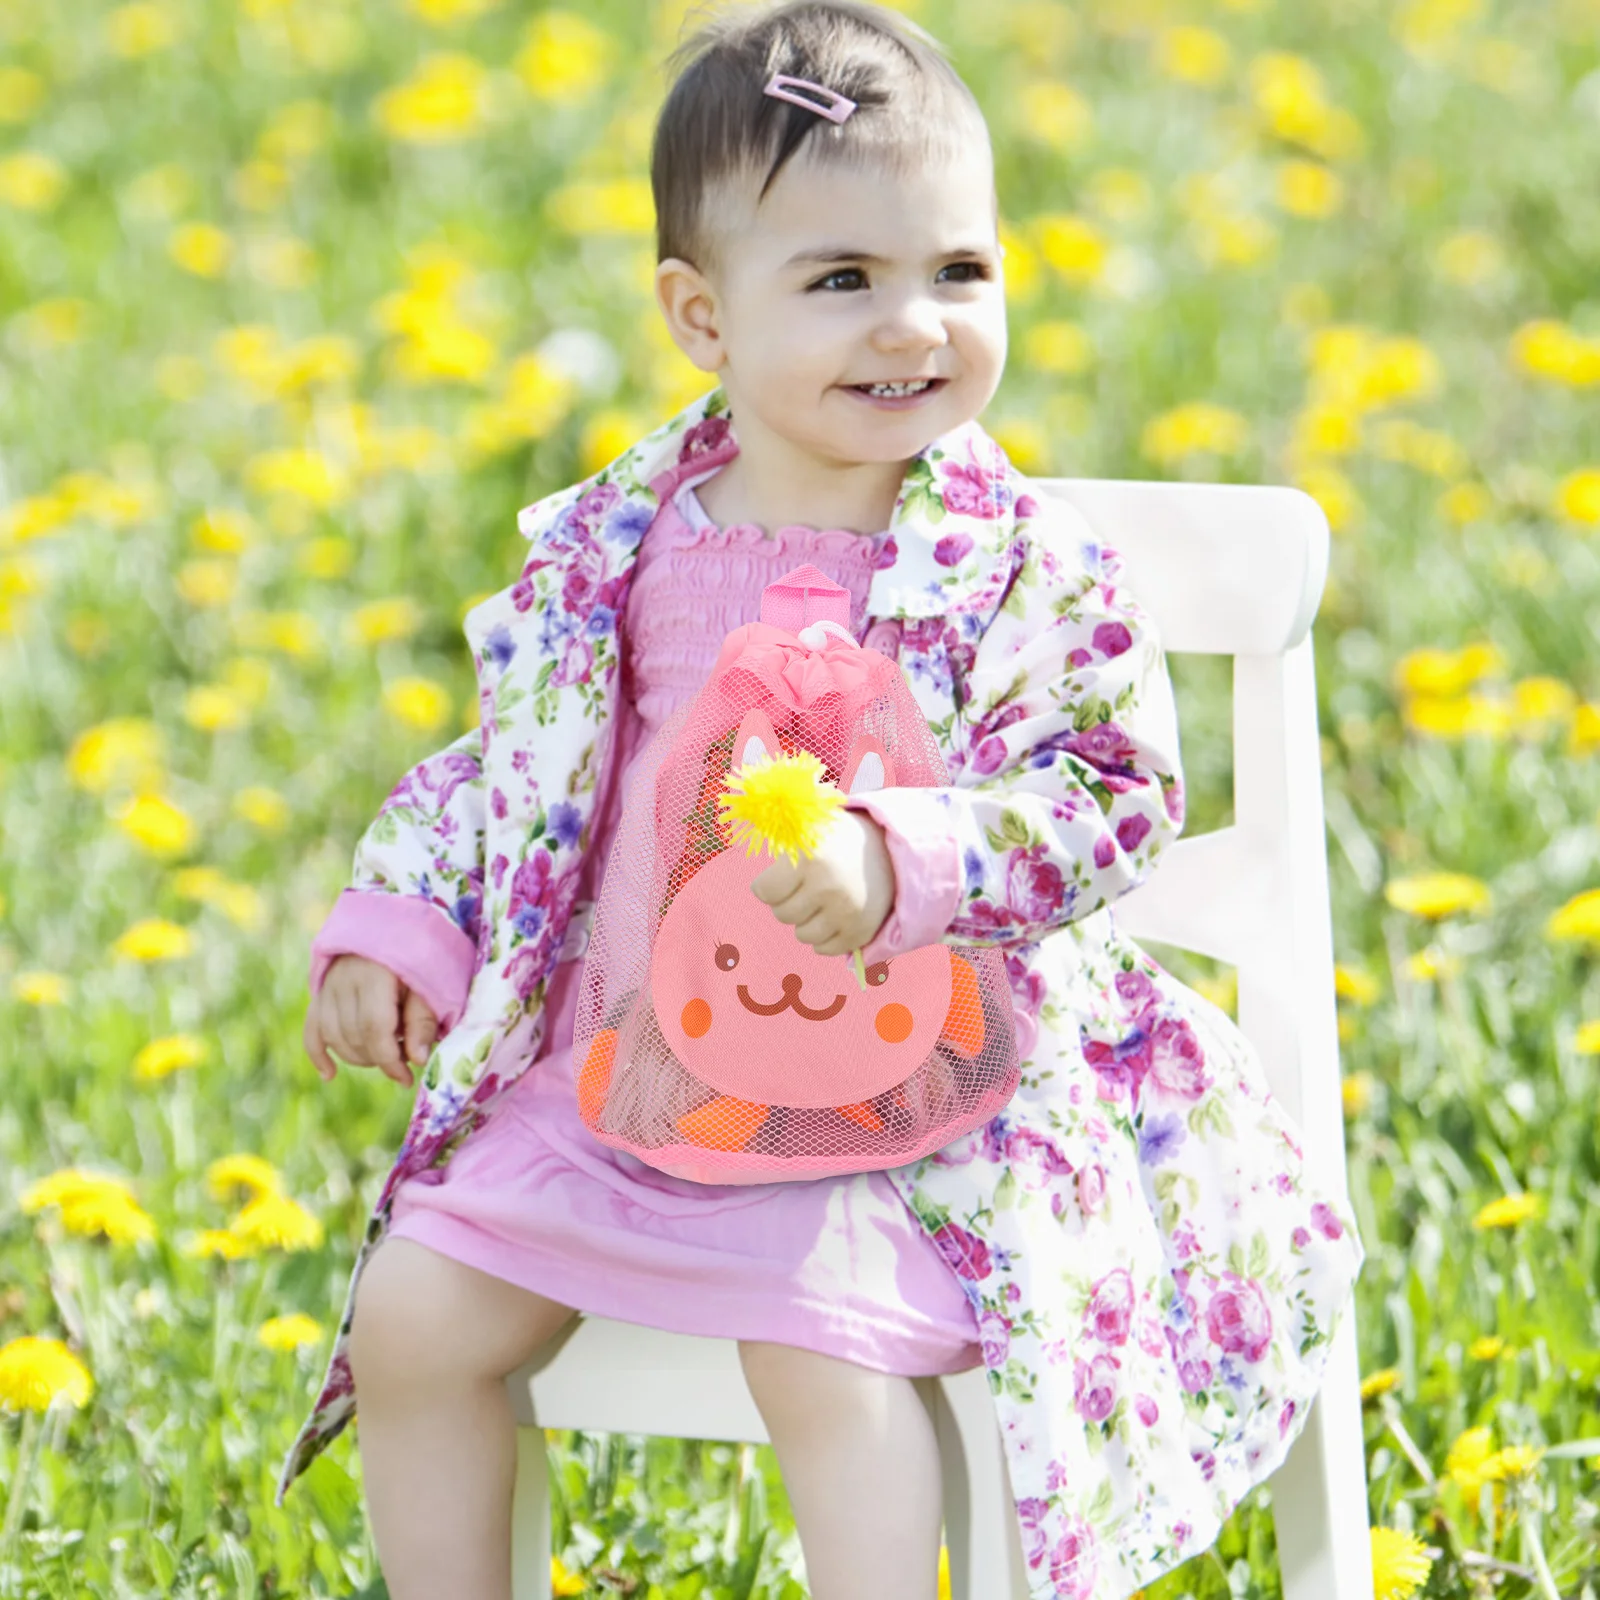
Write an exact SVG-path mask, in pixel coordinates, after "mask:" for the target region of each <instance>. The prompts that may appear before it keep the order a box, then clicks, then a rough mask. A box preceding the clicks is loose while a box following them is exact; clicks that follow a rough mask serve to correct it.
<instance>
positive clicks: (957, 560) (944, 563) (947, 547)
mask: <svg viewBox="0 0 1600 1600" xmlns="http://www.w3.org/2000/svg"><path fill="white" fill-rule="evenodd" d="M972 542H973V541H972V535H971V534H970V533H947V534H946V535H945V536H944V537H943V538H942V539H941V540H939V542H938V543H937V544H936V545H934V547H933V559H934V560H935V561H937V562H938V563H939V565H940V566H941V567H958V566H960V565H961V563H962V562H963V561H964V560H966V557H967V552H968V551H969V550H970V549H971V548H972Z"/></svg>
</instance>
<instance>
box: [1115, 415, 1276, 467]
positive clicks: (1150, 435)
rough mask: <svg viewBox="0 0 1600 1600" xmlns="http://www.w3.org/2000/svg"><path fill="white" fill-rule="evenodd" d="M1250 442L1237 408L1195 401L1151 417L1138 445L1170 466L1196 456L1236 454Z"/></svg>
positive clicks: (1244, 420) (1246, 422)
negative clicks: (1235, 409) (1231, 409)
mask: <svg viewBox="0 0 1600 1600" xmlns="http://www.w3.org/2000/svg"><path fill="white" fill-rule="evenodd" d="M1249 442H1250V424H1249V422H1248V421H1247V420H1246V419H1245V418H1244V417H1242V416H1240V415H1239V413H1238V412H1237V411H1230V410H1228V409H1227V408H1226V407H1225V406H1217V405H1211V404H1209V403H1207V402H1205V401H1196V402H1194V403H1192V404H1190V405H1184V406H1178V407H1177V408H1176V409H1175V410H1172V411H1168V412H1165V413H1163V414H1162V415H1161V416H1159V417H1155V418H1153V419H1152V420H1151V421H1150V422H1148V423H1147V424H1146V425H1145V429H1144V433H1143V435H1142V437H1141V439H1140V448H1141V449H1142V450H1143V452H1144V454H1145V455H1146V456H1148V457H1149V458H1150V459H1151V460H1152V461H1156V462H1159V463H1160V464H1161V465H1162V466H1171V465H1173V464H1175V463H1177V462H1179V461H1184V460H1186V459H1188V458H1189V457H1191V456H1197V455H1224V456H1231V455H1237V454H1238V453H1239V452H1240V451H1241V450H1243V449H1244V448H1245V447H1246V445H1248V443H1249Z"/></svg>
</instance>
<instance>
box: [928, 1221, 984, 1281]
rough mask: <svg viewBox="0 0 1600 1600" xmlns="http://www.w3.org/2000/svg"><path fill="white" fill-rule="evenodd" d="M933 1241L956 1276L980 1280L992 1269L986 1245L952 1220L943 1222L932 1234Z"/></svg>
mask: <svg viewBox="0 0 1600 1600" xmlns="http://www.w3.org/2000/svg"><path fill="white" fill-rule="evenodd" d="M933 1242H934V1245H935V1246H936V1247H937V1249H938V1251H939V1253H940V1255H942V1256H943V1257H944V1258H945V1260H946V1261H947V1262H949V1264H950V1268H951V1270H952V1271H953V1272H954V1273H955V1274H956V1276H957V1277H961V1278H970V1279H973V1280H974V1281H977V1282H981V1281H982V1280H983V1279H984V1278H987V1277H988V1276H989V1274H990V1272H991V1271H992V1270H993V1268H992V1266H991V1264H990V1261H989V1247H988V1245H986V1244H985V1243H984V1242H983V1240H982V1239H980V1238H978V1237H977V1235H975V1234H971V1233H968V1232H967V1230H966V1229H965V1228H960V1227H957V1226H956V1224H955V1223H953V1222H947V1223H945V1225H944V1226H943V1227H942V1228H940V1229H939V1231H938V1232H937V1233H935V1234H934V1235H933Z"/></svg>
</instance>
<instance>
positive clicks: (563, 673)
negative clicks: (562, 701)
mask: <svg viewBox="0 0 1600 1600" xmlns="http://www.w3.org/2000/svg"><path fill="white" fill-rule="evenodd" d="M593 671H594V651H593V650H592V649H591V648H590V647H589V642H588V640H586V639H577V638H574V639H568V640H567V647H566V649H565V650H564V651H563V652H562V654H561V665H560V666H559V667H557V668H556V670H555V671H554V672H552V673H551V674H550V686H551V688H553V689H565V688H566V687H567V685H568V684H571V683H585V682H587V681H588V679H589V676H590V674H591V673H593Z"/></svg>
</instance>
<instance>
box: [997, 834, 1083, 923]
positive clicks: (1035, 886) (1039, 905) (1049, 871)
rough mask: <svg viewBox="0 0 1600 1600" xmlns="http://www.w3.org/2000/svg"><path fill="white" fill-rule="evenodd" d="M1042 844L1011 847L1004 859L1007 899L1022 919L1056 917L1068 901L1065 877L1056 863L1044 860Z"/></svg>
mask: <svg viewBox="0 0 1600 1600" xmlns="http://www.w3.org/2000/svg"><path fill="white" fill-rule="evenodd" d="M1044 852H1045V847H1044V846H1043V845H1042V844H1036V845H1030V846H1029V847H1028V848H1027V849H1026V850H1013V851H1012V852H1011V855H1010V857H1009V858H1008V860H1007V862H1006V902H1007V904H1009V905H1010V906H1011V907H1012V909H1013V910H1014V911H1015V912H1016V913H1017V915H1018V916H1019V917H1020V918H1021V919H1022V920H1023V921H1024V922H1051V921H1054V920H1057V919H1058V917H1059V913H1060V911H1061V908H1062V906H1063V905H1064V904H1070V903H1071V902H1070V898H1069V897H1070V896H1072V895H1073V891H1072V890H1069V889H1068V887H1067V884H1066V880H1065V879H1064V878H1063V877H1062V876H1061V868H1060V867H1058V866H1057V865H1056V864H1055V862H1053V861H1047V860H1045V859H1044Z"/></svg>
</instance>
